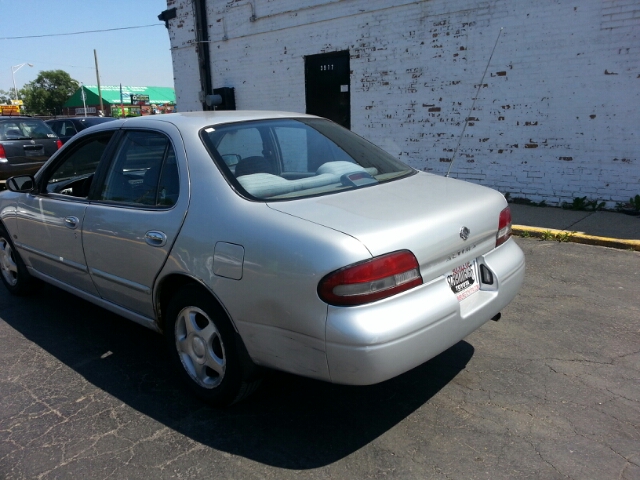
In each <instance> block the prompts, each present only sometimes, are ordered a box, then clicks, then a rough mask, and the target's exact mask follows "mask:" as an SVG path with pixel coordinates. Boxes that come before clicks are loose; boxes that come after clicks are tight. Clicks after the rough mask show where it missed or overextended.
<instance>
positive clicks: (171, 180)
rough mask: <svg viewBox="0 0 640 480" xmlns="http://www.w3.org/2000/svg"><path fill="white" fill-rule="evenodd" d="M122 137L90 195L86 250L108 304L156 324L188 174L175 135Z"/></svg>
mask: <svg viewBox="0 0 640 480" xmlns="http://www.w3.org/2000/svg"><path fill="white" fill-rule="evenodd" d="M163 128H165V131H154V130H140V129H124V130H123V135H122V137H121V138H120V139H119V141H118V143H117V145H116V147H115V150H114V156H113V159H112V161H111V164H110V165H109V167H108V169H107V170H106V171H105V172H104V174H103V176H102V178H101V179H100V180H99V185H98V186H97V187H96V190H93V191H92V192H93V193H92V201H91V204H90V205H88V207H87V210H86V213H85V219H84V226H83V244H84V248H85V255H86V259H87V265H88V267H89V271H90V273H91V277H92V278H93V281H94V283H95V285H96V287H97V289H98V291H99V293H100V295H101V296H102V298H104V299H105V300H108V301H110V302H112V303H115V304H117V305H119V306H122V307H124V308H127V309H128V310H131V311H134V312H136V313H139V314H141V315H144V316H147V317H153V316H154V309H153V302H152V296H151V293H152V289H153V285H154V282H155V279H156V277H157V275H158V272H159V271H160V269H161V268H162V266H163V265H164V263H165V261H166V259H167V256H168V254H169V251H170V249H171V246H172V245H173V242H174V241H175V239H176V236H177V235H178V232H179V231H180V228H181V227H182V222H183V220H184V217H185V215H186V211H187V205H188V188H187V185H188V183H187V181H186V178H187V170H186V169H187V167H186V157H185V153H184V149H183V148H182V145H181V138H180V135H179V132H178V130H177V129H176V128H175V127H174V126H172V125H170V124H167V125H166V126H165V127H163Z"/></svg>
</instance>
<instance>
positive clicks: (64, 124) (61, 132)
mask: <svg viewBox="0 0 640 480" xmlns="http://www.w3.org/2000/svg"><path fill="white" fill-rule="evenodd" d="M112 120H115V118H113V117H68V118H54V119H51V120H45V123H46V124H47V125H49V127H50V128H51V130H53V131H54V133H55V134H56V135H58V138H60V140H61V141H62V143H63V144H65V143H67V140H69V139H70V138H71V137H73V136H74V135H75V134H76V133H78V132H81V131H82V130H84V129H85V128H89V127H92V126H94V125H100V124H101V123H104V122H110V121H112Z"/></svg>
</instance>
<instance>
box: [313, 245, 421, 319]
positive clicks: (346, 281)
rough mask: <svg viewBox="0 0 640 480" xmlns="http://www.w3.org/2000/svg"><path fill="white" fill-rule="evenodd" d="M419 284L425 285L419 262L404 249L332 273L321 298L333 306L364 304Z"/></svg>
mask: <svg viewBox="0 0 640 480" xmlns="http://www.w3.org/2000/svg"><path fill="white" fill-rule="evenodd" d="M418 285H422V276H420V266H419V265H418V260H416V257H415V256H414V255H413V253H411V252H410V251H408V250H402V251H399V252H394V253H389V254H386V255H381V256H379V257H375V258H372V259H371V260H366V261H364V262H361V263H356V264H354V265H350V266H348V267H344V268H342V269H340V270H336V271H335V272H332V273H330V274H329V275H327V276H325V277H324V278H323V279H322V280H321V281H320V283H319V284H318V295H319V296H320V298H321V299H322V300H324V301H325V302H327V303H329V304H331V305H339V306H343V305H362V304H365V303H370V302H374V301H376V300H381V299H383V298H387V297H391V296H392V295H396V294H398V293H400V292H404V291H405V290H409V289H410V288H413V287H416V286H418Z"/></svg>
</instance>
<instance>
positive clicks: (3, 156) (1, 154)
mask: <svg viewBox="0 0 640 480" xmlns="http://www.w3.org/2000/svg"><path fill="white" fill-rule="evenodd" d="M0 158H1V159H2V160H6V159H7V153H6V152H5V151H4V147H3V146H2V145H0Z"/></svg>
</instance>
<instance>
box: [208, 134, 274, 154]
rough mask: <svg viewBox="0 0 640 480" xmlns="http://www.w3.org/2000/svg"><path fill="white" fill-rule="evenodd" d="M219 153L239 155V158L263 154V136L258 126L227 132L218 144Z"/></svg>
mask: <svg viewBox="0 0 640 480" xmlns="http://www.w3.org/2000/svg"><path fill="white" fill-rule="evenodd" d="M217 148H218V153H220V155H222V156H223V157H224V156H225V155H237V156H238V157H239V159H243V158H249V157H257V156H262V151H263V150H264V146H263V142H262V137H261V136H260V132H259V131H258V129H257V128H241V129H238V130H232V131H230V132H229V133H227V134H225V135H224V136H223V137H222V138H221V139H220V143H219V144H218V147H217Z"/></svg>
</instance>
